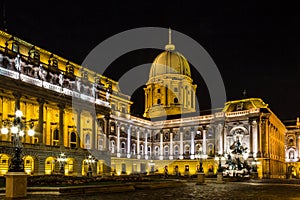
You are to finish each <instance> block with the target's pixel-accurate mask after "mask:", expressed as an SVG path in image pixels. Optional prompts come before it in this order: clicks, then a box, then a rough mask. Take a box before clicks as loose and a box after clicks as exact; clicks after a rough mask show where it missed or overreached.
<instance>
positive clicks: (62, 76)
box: [58, 72, 64, 86]
mask: <svg viewBox="0 0 300 200" xmlns="http://www.w3.org/2000/svg"><path fill="white" fill-rule="evenodd" d="M58 83H59V85H60V86H63V84H64V75H63V73H62V72H61V73H60V74H59V75H58Z"/></svg>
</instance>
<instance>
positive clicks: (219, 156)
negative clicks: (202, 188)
mask: <svg viewBox="0 0 300 200" xmlns="http://www.w3.org/2000/svg"><path fill="white" fill-rule="evenodd" d="M222 159H224V157H223V156H222V155H221V154H218V155H217V157H216V158H215V160H218V161H219V164H218V169H217V171H218V172H223V169H222V162H221V160H222Z"/></svg>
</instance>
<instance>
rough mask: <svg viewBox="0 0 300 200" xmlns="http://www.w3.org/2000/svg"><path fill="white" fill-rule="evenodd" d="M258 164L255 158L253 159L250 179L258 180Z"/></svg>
mask: <svg viewBox="0 0 300 200" xmlns="http://www.w3.org/2000/svg"><path fill="white" fill-rule="evenodd" d="M258 164H259V162H258V161H257V160H256V158H254V160H253V161H252V165H253V167H252V178H254V179H256V178H258V172H257V165H258Z"/></svg>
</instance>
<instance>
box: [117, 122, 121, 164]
mask: <svg viewBox="0 0 300 200" xmlns="http://www.w3.org/2000/svg"><path fill="white" fill-rule="evenodd" d="M120 126H121V124H120V123H119V122H117V157H118V158H120V157H121V153H120V128H121V127H120Z"/></svg>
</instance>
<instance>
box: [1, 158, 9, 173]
mask: <svg viewBox="0 0 300 200" xmlns="http://www.w3.org/2000/svg"><path fill="white" fill-rule="evenodd" d="M9 159H10V156H9V155H6V154H0V175H4V174H6V173H7V172H8V168H9Z"/></svg>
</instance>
